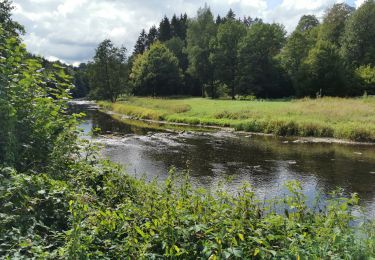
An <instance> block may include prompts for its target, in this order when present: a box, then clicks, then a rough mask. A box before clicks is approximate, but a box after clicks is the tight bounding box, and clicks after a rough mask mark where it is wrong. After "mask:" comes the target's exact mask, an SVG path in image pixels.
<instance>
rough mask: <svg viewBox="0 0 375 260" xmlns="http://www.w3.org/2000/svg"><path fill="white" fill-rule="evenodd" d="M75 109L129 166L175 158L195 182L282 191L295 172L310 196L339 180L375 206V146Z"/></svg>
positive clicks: (169, 162) (139, 168)
mask: <svg viewBox="0 0 375 260" xmlns="http://www.w3.org/2000/svg"><path fill="white" fill-rule="evenodd" d="M72 109H73V110H75V111H76V112H81V111H84V112H85V113H87V117H86V118H85V121H83V122H82V124H81V126H82V128H84V130H85V132H86V133H87V132H89V131H90V130H91V129H92V128H96V127H99V128H101V134H102V135H101V136H99V137H97V138H96V141H99V142H100V143H103V144H104V145H105V149H104V151H103V154H104V155H105V156H108V157H109V158H110V159H111V160H113V161H115V162H118V163H120V164H123V165H126V167H127V172H128V173H129V174H133V175H136V176H142V175H145V176H146V178H148V179H153V178H155V177H156V176H157V178H159V179H165V178H166V176H167V173H168V169H169V167H171V166H176V167H177V169H178V170H185V169H188V170H189V171H190V176H191V179H192V182H193V184H194V185H195V186H202V187H205V188H211V187H216V186H217V185H218V184H220V183H225V188H226V189H228V190H230V191H235V190H236V189H237V188H238V187H239V185H241V184H242V183H243V182H244V181H247V182H249V183H251V184H252V185H253V187H254V189H255V191H256V193H257V194H258V196H260V197H262V196H278V195H280V193H283V192H285V191H284V190H283V189H282V188H281V185H282V184H283V183H284V182H285V181H287V180H291V179H297V180H299V181H300V182H301V183H302V185H303V187H304V191H305V193H306V194H307V195H308V196H309V197H313V196H314V194H315V193H316V190H322V191H323V192H324V193H328V192H330V191H332V190H333V189H335V188H336V187H342V188H344V190H345V192H347V193H352V192H357V193H359V195H360V198H361V200H362V205H365V206H366V207H367V208H368V209H369V210H370V211H371V212H372V213H373V212H375V147H374V146H358V145H339V144H301V143H294V142H293V139H288V138H275V137H263V136H251V137H249V136H247V135H244V134H234V133H228V132H211V133H193V132H186V131H182V129H181V132H179V133H176V132H173V133H172V132H169V131H165V127H164V128H163V127H160V128H159V129H158V130H154V126H153V125H152V126H151V125H150V124H148V123H141V124H140V123H139V122H135V123H134V122H129V123H127V124H124V123H121V122H119V121H117V120H114V119H112V118H111V117H110V116H108V115H106V114H104V113H101V112H99V111H97V109H95V107H92V106H91V105H89V104H79V105H74V106H73V107H72ZM157 127H159V126H157ZM163 129H164V130H163ZM228 177H230V178H231V181H230V182H227V181H226V180H227V179H228ZM372 213H371V214H372Z"/></svg>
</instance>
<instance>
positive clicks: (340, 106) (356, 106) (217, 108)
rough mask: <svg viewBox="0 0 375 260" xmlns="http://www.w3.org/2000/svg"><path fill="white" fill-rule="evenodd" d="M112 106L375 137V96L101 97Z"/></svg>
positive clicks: (161, 115) (184, 119)
mask: <svg viewBox="0 0 375 260" xmlns="http://www.w3.org/2000/svg"><path fill="white" fill-rule="evenodd" d="M99 105H100V106H101V107H102V108H103V109H106V110H112V111H114V112H116V113H121V114H126V115H129V116H132V117H135V118H141V119H153V120H163V121H168V122H179V123H188V124H203V125H216V126H223V127H224V126H226V127H233V128H235V129H236V130H242V131H248V132H259V133H271V134H276V135H281V136H314V137H333V138H340V139H348V140H354V141H371V142H374V141H375V113H374V111H375V98H370V97H369V98H358V99H343V98H322V99H300V100H292V101H233V100H211V99H202V98H184V99H153V98H138V97H132V98H129V99H128V100H127V101H120V102H117V103H114V104H112V103H110V102H105V101H101V102H99Z"/></svg>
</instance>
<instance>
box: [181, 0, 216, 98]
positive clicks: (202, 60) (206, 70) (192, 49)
mask: <svg viewBox="0 0 375 260" xmlns="http://www.w3.org/2000/svg"><path fill="white" fill-rule="evenodd" d="M216 30H217V28H216V25H215V23H214V18H213V15H212V13H211V10H210V9H209V8H208V7H207V6H206V7H205V8H201V9H199V10H198V15H197V17H196V18H195V19H193V20H191V21H190V22H189V25H188V30H187V38H186V42H187V47H186V52H187V54H188V58H189V68H188V72H189V73H190V74H191V75H192V76H193V77H195V78H197V79H198V80H199V83H200V85H201V89H202V91H201V95H202V96H203V97H204V96H205V91H204V87H205V85H211V86H212V84H213V82H214V78H213V66H212V64H211V63H210V60H209V57H210V53H211V50H210V42H211V40H212V38H213V37H214V36H215V35H216Z"/></svg>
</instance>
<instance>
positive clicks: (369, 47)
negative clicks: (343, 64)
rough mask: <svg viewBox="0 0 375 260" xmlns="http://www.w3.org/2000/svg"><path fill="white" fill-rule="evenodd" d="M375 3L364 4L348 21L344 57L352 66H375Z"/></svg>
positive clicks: (344, 36)
mask: <svg viewBox="0 0 375 260" xmlns="http://www.w3.org/2000/svg"><path fill="white" fill-rule="evenodd" d="M374 40H375V1H374V0H367V1H366V2H364V3H363V4H362V5H361V6H360V7H359V8H358V9H357V10H356V11H355V12H354V13H353V14H352V15H351V16H350V18H349V19H348V22H347V25H346V27H345V32H344V35H343V37H342V55H343V56H344V57H345V59H346V61H347V63H348V64H349V65H350V66H353V67H358V66H361V65H375V44H374Z"/></svg>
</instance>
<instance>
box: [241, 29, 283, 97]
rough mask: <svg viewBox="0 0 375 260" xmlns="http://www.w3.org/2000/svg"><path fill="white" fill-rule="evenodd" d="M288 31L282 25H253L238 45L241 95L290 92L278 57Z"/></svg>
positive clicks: (270, 94) (262, 95) (271, 95)
mask: <svg viewBox="0 0 375 260" xmlns="http://www.w3.org/2000/svg"><path fill="white" fill-rule="evenodd" d="M285 34H286V32H285V30H284V28H283V27H282V26H280V25H278V24H265V23H257V24H254V25H252V26H251V27H250V28H249V30H248V31H247V35H246V36H245V37H244V38H243V39H242V40H241V42H240V43H239V47H238V73H237V77H236V81H237V84H238V90H237V93H238V94H242V95H255V96H257V97H277V96H283V95H288V94H289V93H288V88H285V83H286V79H285V78H284V76H283V72H282V70H281V68H280V66H279V65H278V62H277V61H276V59H275V56H276V55H277V54H278V53H279V51H280V49H281V48H282V46H283V43H284V41H285Z"/></svg>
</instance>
